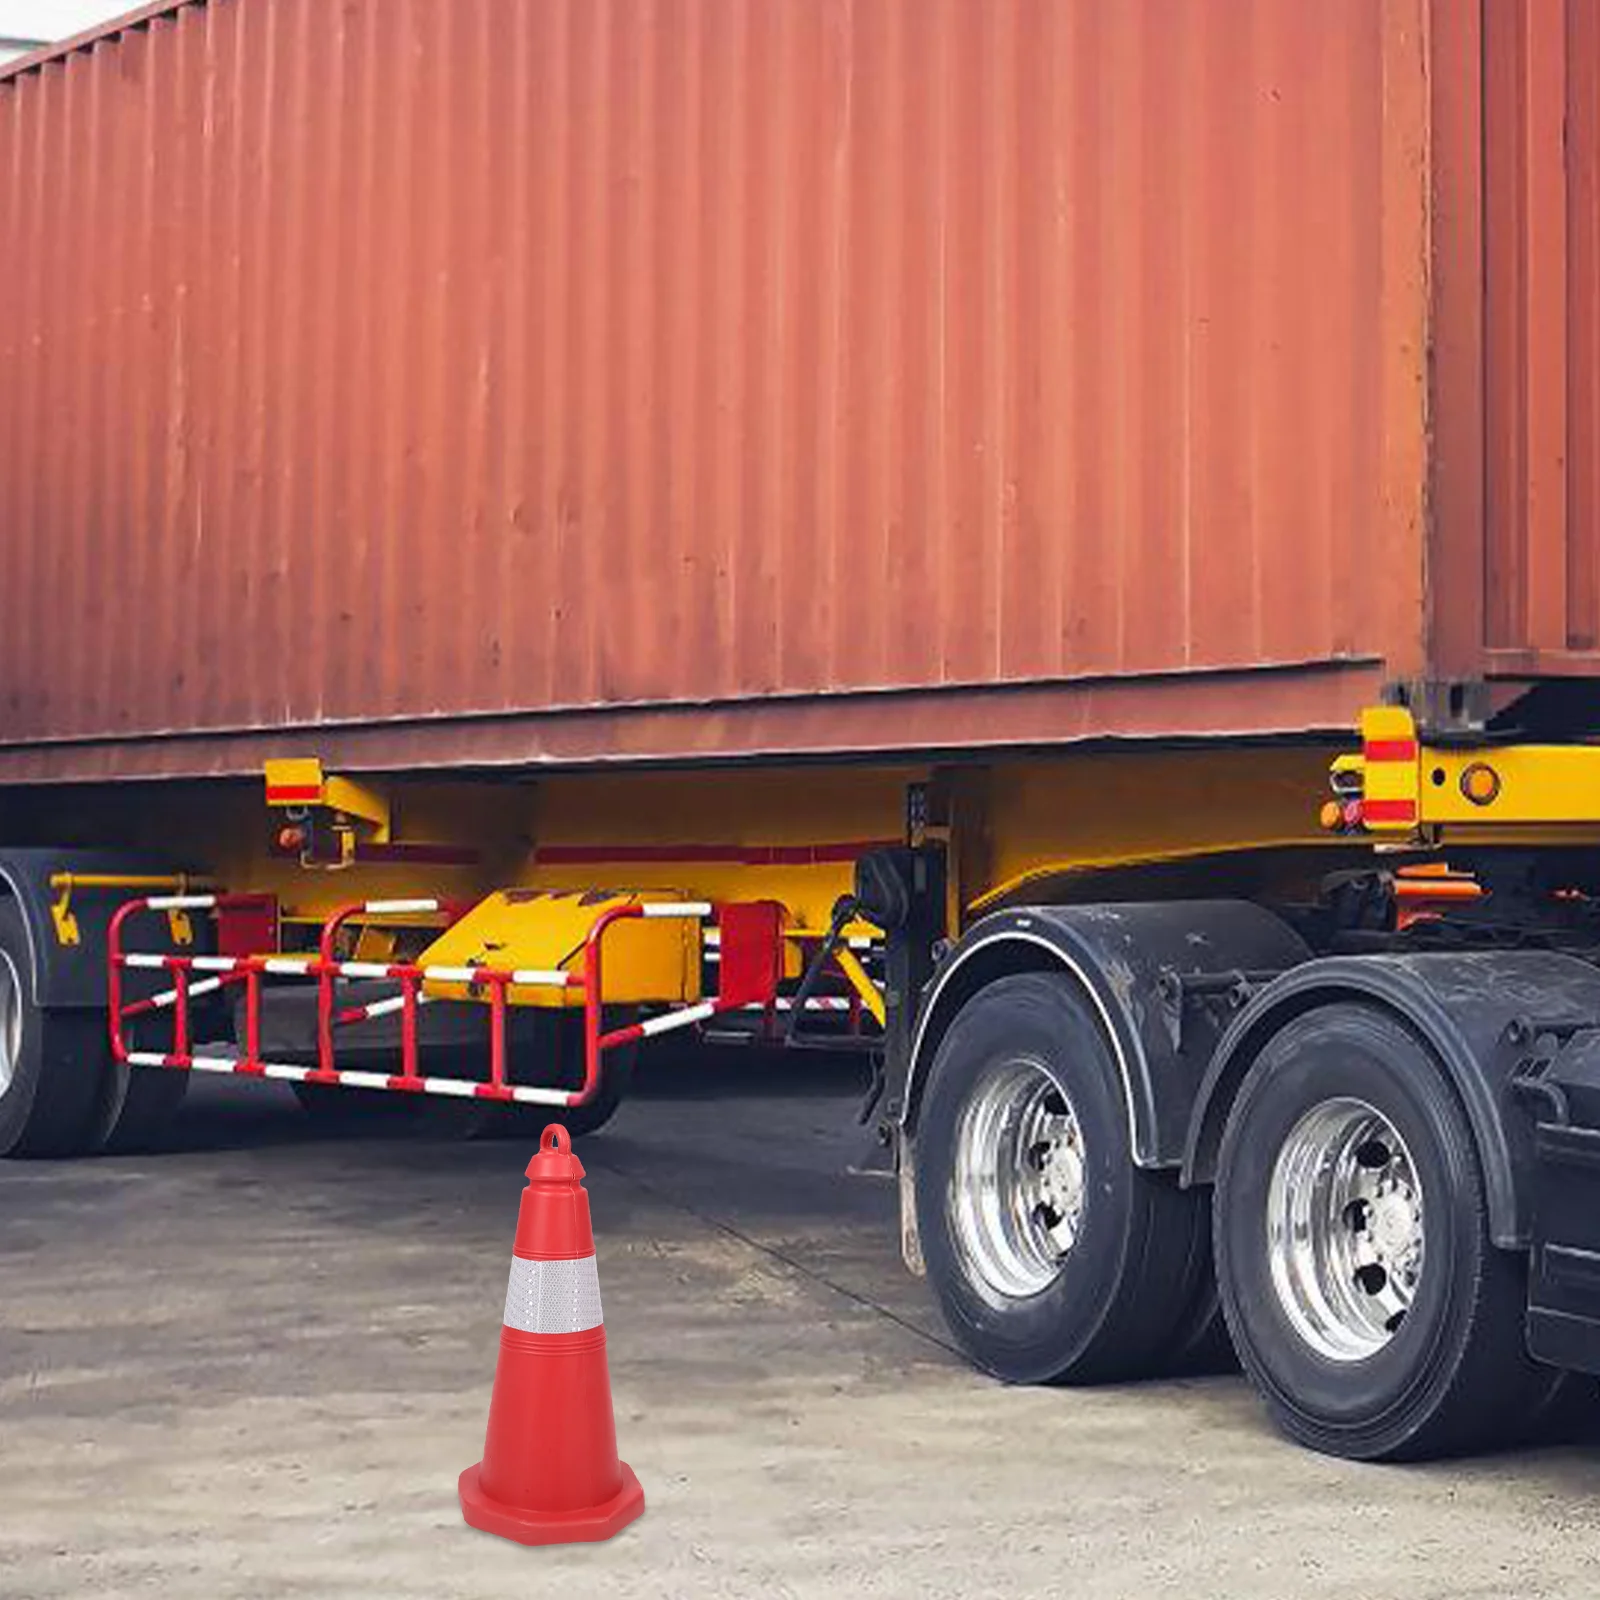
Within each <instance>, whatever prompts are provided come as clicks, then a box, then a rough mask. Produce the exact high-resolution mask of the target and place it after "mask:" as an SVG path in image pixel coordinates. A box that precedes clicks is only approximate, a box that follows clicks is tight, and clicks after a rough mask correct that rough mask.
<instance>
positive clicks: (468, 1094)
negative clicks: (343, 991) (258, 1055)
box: [127, 1050, 578, 1110]
mask: <svg viewBox="0 0 1600 1600" xmlns="http://www.w3.org/2000/svg"><path fill="white" fill-rule="evenodd" d="M127 1062H128V1065H129V1066H130V1067H163V1068H167V1069H168V1070H174V1071H176V1070H181V1069H179V1068H177V1067H176V1066H175V1065H174V1063H173V1061H172V1058H171V1057H170V1056H164V1055H160V1054H158V1053H157V1052H155V1051H153V1050H130V1051H129V1052H128V1055H127ZM189 1069H190V1070H191V1071H194V1072H219V1073H238V1074H239V1075H240V1076H241V1077H258V1078H280V1079H282V1080H283V1081H284V1082H286V1083H302V1082H304V1081H305V1080H306V1079H307V1078H309V1077H311V1076H312V1075H313V1074H314V1073H315V1072H316V1070H317V1069H316V1068H315V1067H301V1066H290V1065H289V1064H288V1063H287V1062H282V1061H259V1062H257V1063H256V1065H255V1066H254V1067H253V1068H251V1070H250V1071H249V1072H248V1073H246V1072H245V1071H244V1070H243V1066H242V1064H241V1062H240V1060H239V1058H238V1057H237V1056H234V1055H192V1056H191V1057H190V1058H189ZM329 1087H330V1088H332V1087H338V1088H343V1089H376V1090H382V1091H386V1092H389V1093H395V1094H416V1093H418V1092H419V1091H420V1092H421V1093H422V1094H432V1095H444V1096H447V1097H449V1098H451V1099H456V1100H471V1099H474V1098H477V1097H478V1091H479V1090H480V1089H481V1088H483V1087H484V1085H483V1084H481V1083H478V1082H475V1081H474V1080H473V1079H471V1078H420V1079H418V1080H417V1085H416V1086H414V1087H412V1088H409V1089H401V1088H396V1085H395V1075H391V1074H389V1073H387V1072H361V1071H356V1070H352V1069H348V1068H340V1069H337V1070H336V1071H335V1072H334V1075H333V1083H332V1084H330V1085H329ZM506 1087H507V1089H508V1091H509V1094H508V1095H507V1096H504V1097H501V1098H502V1099H505V1098H509V1099H511V1100H514V1101H516V1102H517V1103H518V1104H520V1105H535V1106H555V1107H557V1108H558V1109H562V1110H564V1109H565V1108H566V1107H568V1106H570V1105H571V1104H572V1102H573V1101H574V1100H575V1099H576V1098H577V1094H578V1091H577V1090H574V1089H538V1088H534V1087H533V1086H532V1085H531V1084H520V1083H516V1084H508V1085H507V1086H506ZM484 1098H489V1097H487V1096H486V1097H484Z"/></svg>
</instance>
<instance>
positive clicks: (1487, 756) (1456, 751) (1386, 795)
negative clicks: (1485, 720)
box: [1324, 706, 1600, 845]
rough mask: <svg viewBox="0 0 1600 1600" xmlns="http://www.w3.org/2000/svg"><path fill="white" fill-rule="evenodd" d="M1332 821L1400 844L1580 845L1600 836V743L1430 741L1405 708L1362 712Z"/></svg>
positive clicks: (1339, 773)
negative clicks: (1356, 741)
mask: <svg viewBox="0 0 1600 1600" xmlns="http://www.w3.org/2000/svg"><path fill="white" fill-rule="evenodd" d="M1330 781H1331V783H1332V786H1333V792H1334V796H1335V798H1334V799H1333V800H1332V801H1330V802H1329V803H1328V805H1327V806H1326V807H1325V808H1324V823H1325V825H1326V826H1328V827H1329V828H1331V829H1334V830H1336V831H1344V832H1354V831H1360V832H1363V833H1367V834H1371V835H1373V836H1374V837H1375V838H1378V839H1382V840H1388V841H1392V842H1394V843H1402V842H1404V843H1407V844H1423V845H1439V844H1442V843H1445V842H1446V841H1454V842H1456V843H1505V844H1513V843H1516V844H1524V843H1525V844H1539V843H1552V844H1560V843H1568V844H1570V843H1577V842H1588V841H1589V840H1590V839H1591V838H1594V837H1597V836H1600V745H1586V744H1503V745H1497V744H1476V745H1465V746H1454V745H1439V744H1428V743H1425V742H1424V741H1423V740H1422V739H1421V737H1420V736H1419V734H1418V731H1417V725H1416V719H1415V718H1414V717H1413V716H1412V715H1411V713H1410V712H1409V711H1407V710H1406V709H1405V708H1404V707H1401V706H1374V707H1371V708H1369V709H1368V710H1367V711H1364V712H1363V713H1362V715H1361V753H1360V754H1359V755H1344V756H1340V757H1339V758H1338V759H1337V760H1336V761H1334V763H1333V765H1332V767H1331V769H1330Z"/></svg>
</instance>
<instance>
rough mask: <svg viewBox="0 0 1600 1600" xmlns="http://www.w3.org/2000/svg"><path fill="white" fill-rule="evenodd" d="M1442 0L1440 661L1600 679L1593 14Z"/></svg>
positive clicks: (1599, 168)
mask: <svg viewBox="0 0 1600 1600" xmlns="http://www.w3.org/2000/svg"><path fill="white" fill-rule="evenodd" d="M1433 3H1434V13H1433V25H1434V40H1435V45H1434V63H1433V85H1434V125H1435V139H1434V144H1435V151H1436V154H1435V161H1434V183H1433V191H1434V208H1435V229H1434V235H1435V245H1434V249H1435V256H1436V259H1437V261H1438V264H1439V286H1438V299H1437V303H1436V306H1435V310H1434V318H1435V323H1436V325H1437V327H1438V328H1439V330H1440V338H1439V339H1438V341H1437V364H1438V379H1437V384H1436V390H1437V394H1436V406H1435V412H1436V417H1435V420H1436V425H1437V429H1438V437H1439V449H1438V453H1437V457H1436V460H1435V462H1434V478H1435V493H1434V499H1435V504H1436V516H1437V526H1436V530H1435V550H1434V560H1433V564H1432V577H1433V593H1432V604H1433V613H1434V654H1435V665H1436V670H1438V671H1439V672H1440V674H1441V675H1471V674H1474V673H1484V674H1487V675H1490V676H1494V675H1501V676H1506V677H1511V678H1515V677H1518V676H1522V675H1535V674H1545V675H1553V676H1565V675H1570V674H1585V675H1594V674H1600V6H1596V5H1595V4H1593V3H1592V0H1536V3H1531V4H1530V3H1525V0H1479V3H1476V4H1458V3H1456V0H1433Z"/></svg>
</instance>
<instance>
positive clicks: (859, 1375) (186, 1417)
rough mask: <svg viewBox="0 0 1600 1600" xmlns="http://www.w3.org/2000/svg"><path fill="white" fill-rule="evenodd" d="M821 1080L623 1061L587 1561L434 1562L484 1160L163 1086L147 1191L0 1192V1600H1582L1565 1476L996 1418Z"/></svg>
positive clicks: (995, 1390)
mask: <svg viewBox="0 0 1600 1600" xmlns="http://www.w3.org/2000/svg"><path fill="white" fill-rule="evenodd" d="M858 1088H859V1085H858V1083H857V1080H856V1075H855V1069H854V1068H853V1067H852V1066H850V1065H849V1064H845V1063H840V1062H837V1061H831V1060H827V1059H820V1058H818V1059H813V1058H803V1059H802V1060H800V1061H799V1062H798V1063H796V1062H792V1061H785V1062H784V1063H783V1064H782V1066H781V1067H775V1066H774V1065H773V1064H772V1063H770V1062H767V1063H763V1064H757V1065H752V1064H751V1063H749V1062H748V1061H746V1060H741V1059H740V1058H739V1057H736V1056H735V1057H731V1058H730V1057H723V1058H720V1059H719V1060H717V1061H713V1062H710V1063H705V1064H701V1065H683V1064H666V1063H664V1064H660V1065H658V1066H657V1067H655V1068H654V1069H653V1070H652V1071H650V1072H648V1073H647V1074H646V1079H645V1082H644V1085H643V1087H642V1091H641V1093H640V1094H639V1095H638V1097H637V1098H636V1099H635V1100H633V1101H632V1102H631V1103H630V1104H629V1105H628V1106H627V1107H625V1108H624V1110H623V1111H622V1113H621V1114H620V1115H619V1116H618V1118H617V1119H616V1121H615V1122H614V1123H613V1124H612V1126H611V1128H610V1129H608V1130H607V1131H606V1132H605V1133H604V1134H602V1135H600V1136H599V1137H597V1138H595V1139H592V1140H589V1141H587V1143H586V1144H585V1145H584V1147H583V1155H584V1160H585V1162H586V1163H587V1165H588V1169H589V1180H588V1182H589V1189H590V1193H591V1195H592V1198H593V1206H594V1216H595V1223H596V1230H597V1234H598V1239H599V1255H600V1271H601V1284H602V1289H603V1293H604V1300H605V1310H606V1324H607V1330H608V1334H609V1338H610V1350H611V1371H612V1378H613V1386H614V1393H615V1401H616V1412H617V1427H618V1434H619V1438H620V1440H621V1443H622V1449H623V1454H624V1456H625V1457H626V1459H628V1460H629V1461H630V1462H631V1463H632V1464H633V1466H634V1467H635V1468H636V1470H637V1471H638V1474H639V1477H640V1479H641V1480H642V1481H643V1483H644V1486H645V1491H646V1495H647V1499H648V1509H647V1511H646V1513H645V1516H644V1518H643V1520H642V1521H641V1522H639V1523H637V1524H635V1525H634V1526H633V1527H632V1528H630V1529H628V1530H627V1531H626V1532H624V1533H623V1534H622V1535H621V1536H620V1537H618V1538H617V1539H616V1540H615V1541H613V1542H612V1543H610V1544H606V1545H597V1546H580V1547H574V1548H567V1549H547V1550H525V1549H522V1548H520V1547H517V1546H513V1545H509V1544H505V1543H502V1542H501V1541H499V1540H496V1539H493V1538H490V1537H488V1536H486V1535H484V1534H480V1533H477V1532H474V1531H472V1530H470V1529H468V1528H466V1527H465V1526H464V1525H463V1524H462V1522H461V1518H460V1513H459V1510H458V1508H457V1504H456V1489H455V1485H456V1477H457V1474H458V1473H459V1472H460V1470H461V1469H462V1468H463V1467H464V1466H466V1465H468V1464H469V1463H471V1462H473V1461H475V1460H476V1459H477V1458H478V1455H479V1453H480V1448H481V1445H482V1441H483V1424H484V1413H485V1408H486V1406H487V1403H488V1398H489V1386H490V1378H491V1374H492V1371H493V1366H494V1356H495V1346H496V1339H497V1335H498V1329H499V1321H500V1309H501V1304H502V1300H503V1297H504V1292H505V1278H506V1266H507V1259H508V1256H509V1253H510V1248H511V1233H512V1225H513V1221H514V1217H515V1212H516V1204H517V1195H518V1191H519V1189H520V1187H521V1178H520V1174H521V1168H522V1166H523V1165H524V1164H525V1162H526V1159H527V1156H528V1154H529V1148H528V1146H527V1145H525V1144H522V1145H519V1144H492V1145H485V1144H477V1145H451V1144H440V1143H434V1144H421V1143H417V1142H415V1141H411V1140H406V1139H400V1138H389V1139H379V1138H371V1137H369V1138H366V1139H363V1140H359V1141H356V1140H351V1139H346V1138H335V1137H328V1136H325V1135H323V1136H319V1135H318V1134H317V1133H316V1131H315V1130H314V1129H313V1128H312V1126H311V1124H310V1122H309V1121H308V1119H306V1118H305V1117H304V1116H303V1115H302V1114H301V1113H300V1112H299V1111H298V1109H297V1107H296V1106H295V1104H294V1102H293V1101H292V1099H290V1098H289V1097H288V1096H287V1095H282V1094H279V1093H278V1092H277V1091H276V1089H275V1088H273V1087H270V1086H264V1087H257V1086H243V1087H241V1086H234V1085H227V1084H222V1085H210V1084H208V1085H205V1086H201V1087H199V1088H197V1093H196V1094H195V1095H194V1097H193V1098H192V1100H191V1102H190V1105H189V1107H188V1108H187V1109H186V1111H185V1113H184V1116H183V1118H182V1119H181V1122H180V1123H179V1125H178V1127H177V1129H176V1131H175V1135H174V1141H173V1144H174V1148H173V1149H171V1150H169V1151H166V1152H163V1153H161V1154H158V1155H151V1156H142V1157H137V1158H122V1159H108V1160H101V1161H85V1162H80V1163H73V1164H64V1165H49V1164H31V1163H12V1164H9V1165H0V1596H3V1597H4V1600H35V1597H39V1600H42V1597H45V1596H78V1595H103V1594H118V1595H121V1594H128V1595H141V1594H149V1593H155V1594H160V1595H162V1596H163V1597H165V1600H178V1597H183V1596H196V1597H204V1600H222V1597H225V1596H250V1597H262V1600H274V1597H280V1596H302V1595H303V1596H318V1597H324V1596H329V1597H331V1596H344V1595H372V1596H380V1595H381V1596H385V1597H395V1596H419V1597H427V1600H442V1597H446V1596H488V1595H501V1594H517V1595H552V1596H557V1595H559V1596H563V1597H570V1596H579V1597H582V1596H590V1595H602V1594H604V1595H615V1596H649V1597H660V1596H676V1595H730V1596H786V1595H907V1596H918V1597H924V1596H928V1597H931V1596H941V1595H982V1596H989V1595H994V1596H1007V1597H1015V1596H1024V1595H1059V1594H1067V1593H1071V1594H1072V1595H1074V1596H1075V1597H1084V1600H1088V1597H1093V1596H1106V1597H1117V1600H1122V1597H1128V1596H1146V1595H1165V1594H1173V1595H1180V1594H1181V1595H1185V1596H1212V1595H1215V1596H1224V1595H1225V1596H1229V1597H1230V1600H1236V1597H1240V1596H1262V1597H1270V1600H1286V1597H1299V1596H1351V1597H1357V1596H1359V1597H1360V1600H1381V1597H1385V1596H1401V1595H1403V1596H1406V1597H1408V1600H1424V1597H1427V1596H1440V1597H1444V1596H1449V1597H1463V1596H1474V1595H1476V1596H1495V1597H1499V1596H1511V1595H1516V1596H1519V1597H1532V1596H1538V1595H1573V1596H1577V1595H1584V1596H1591V1595H1594V1594H1595V1593H1597V1592H1600V1538H1597V1535H1600V1497H1597V1495H1596V1488H1597V1486H1600V1447H1595V1448H1588V1449H1582V1450H1564V1451H1554V1450H1552V1451H1544V1452H1537V1453H1527V1454H1521V1455H1516V1456H1508V1457H1502V1458H1498V1459H1490V1460H1480V1461H1473V1462H1467V1463H1455V1464H1448V1465H1435V1466H1430V1467H1425V1468H1411V1469H1399V1468H1373V1467H1354V1466H1347V1465H1343V1464H1340V1463H1338V1462H1334V1461H1329V1460H1324V1459H1320V1458H1318V1457H1315V1456H1312V1455H1308V1454H1306V1453H1304V1452H1302V1451H1300V1450H1297V1449H1294V1448H1292V1447H1291V1446H1289V1445H1287V1444H1285V1443H1283V1442H1281V1441H1280V1440H1279V1439H1278V1438H1277V1437H1275V1436H1274V1435H1273V1434H1272V1433H1271V1432H1270V1431H1269V1429H1268V1427H1267V1425H1266V1423H1265V1422H1264V1420H1263V1418H1262V1415H1261V1413H1260V1411H1259V1410H1258V1408H1257V1406H1256V1404H1255V1402H1254V1400H1253V1399H1252V1397H1251V1395H1250V1393H1249V1391H1248V1390H1247V1389H1246V1387H1245V1385H1244V1384H1243V1382H1242V1381H1241V1380H1239V1379H1237V1378H1215V1379H1206V1380H1199V1381H1190V1382H1183V1383H1165V1384H1152V1385H1146V1386H1142V1387H1134V1388H1126V1389H1109V1390H1101V1391H1097V1392H1083V1391H1076V1392H1075V1391H1068V1390H1026V1389H1005V1388H1002V1387H1000V1386H998V1385H996V1384H994V1383H991V1382H988V1381H986V1380H984V1379H983V1378H980V1377H978V1376H976V1375H975V1374H973V1373H972V1372H970V1371H968V1370H967V1368H966V1367H965V1366H963V1364H962V1363H961V1362H960V1361H959V1360H958V1359H957V1358H956V1357H955V1356H954V1355H953V1354H952V1353H951V1351H950V1350H949V1349H948V1348H947V1347H946V1345H945V1343H944V1335H943V1331H942V1329H941V1327H940V1325H939V1323H938V1320H937V1317H936V1315H935V1314H934V1313H933V1312H932V1311H931V1309H930V1307H929V1304H928V1302H927V1298H926V1295H925V1292H924V1289H923V1287H922V1285H920V1284H918V1283H917V1282H915V1281H914V1280H912V1279H910V1278H908V1277H907V1276H905V1275H904V1273H903V1272H902V1271H901V1269H900V1267H899V1264H898V1260H897V1255H896V1246H895V1235H894V1226H893V1195H892V1191H891V1188H890V1186H889V1185H888V1184H887V1183H884V1182H881V1181H873V1180H869V1179H862V1178H857V1177H851V1176H847V1175H846V1173H845V1170H844V1169H845V1167H846V1165H847V1164H848V1162H849V1160H850V1158H851V1156H852V1155H853V1154H854V1153H855V1151H856V1148H857V1145H856V1141H857V1138H858V1134H857V1131H856V1130H855V1128H854V1126H853V1122H852V1115H851V1114H852V1112H853V1109H854V1105H855V1097H856V1095H857V1093H858Z"/></svg>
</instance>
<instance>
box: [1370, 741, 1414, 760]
mask: <svg viewBox="0 0 1600 1600" xmlns="http://www.w3.org/2000/svg"><path fill="white" fill-rule="evenodd" d="M1361 753H1362V754H1363V755H1364V756H1365V757H1366V758H1367V760H1368V761H1415V760H1416V759H1417V741H1416V740H1415V739H1369V740H1368V741H1367V742H1366V744H1364V745H1363V746H1362V747H1361Z"/></svg>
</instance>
